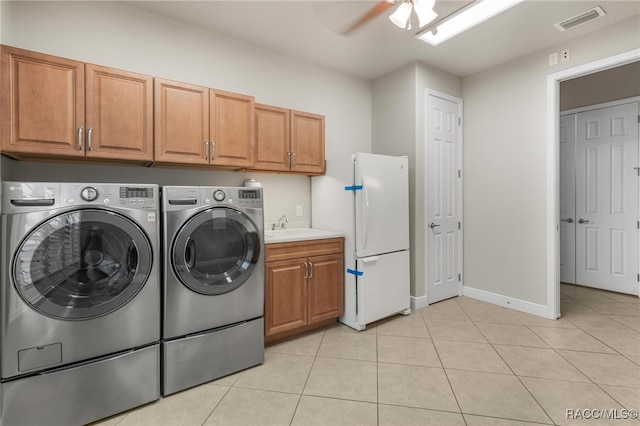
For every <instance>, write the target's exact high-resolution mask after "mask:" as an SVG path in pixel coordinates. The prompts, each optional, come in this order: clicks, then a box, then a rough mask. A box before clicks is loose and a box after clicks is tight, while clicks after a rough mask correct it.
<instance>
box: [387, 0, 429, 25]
mask: <svg viewBox="0 0 640 426" xmlns="http://www.w3.org/2000/svg"><path fill="white" fill-rule="evenodd" d="M435 4H436V0H403V1H402V3H400V6H398V8H397V9H396V11H395V12H393V13H392V14H391V16H389V19H390V20H391V22H393V23H394V24H395V25H396V26H398V27H399V28H404V29H407V30H410V29H411V22H410V21H409V18H410V17H411V11H412V10H414V11H415V12H416V15H418V25H419V26H420V27H421V28H422V27H424V26H425V25H427V24H428V23H429V22H431V21H433V20H434V19H436V17H437V16H438V14H437V13H435V12H434V11H433V6H434V5H435Z"/></svg>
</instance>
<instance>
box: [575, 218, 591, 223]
mask: <svg viewBox="0 0 640 426" xmlns="http://www.w3.org/2000/svg"><path fill="white" fill-rule="evenodd" d="M578 223H589V221H588V220H586V219H582V218H580V219H578Z"/></svg>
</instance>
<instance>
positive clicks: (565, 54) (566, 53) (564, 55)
mask: <svg viewBox="0 0 640 426" xmlns="http://www.w3.org/2000/svg"><path fill="white" fill-rule="evenodd" d="M570 59H571V49H569V48H566V49H562V50H561V51H560V60H561V61H562V62H564V61H568V60H570Z"/></svg>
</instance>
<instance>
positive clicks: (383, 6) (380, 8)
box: [343, 0, 394, 35]
mask: <svg viewBox="0 0 640 426" xmlns="http://www.w3.org/2000/svg"><path fill="white" fill-rule="evenodd" d="M393 3H394V2H393V1H389V0H383V1H380V2H378V4H376V5H375V6H373V7H372V8H371V9H369V11H368V12H367V13H365V14H364V15H362V16H361V17H360V19H358V20H357V21H356V22H354V23H353V25H351V27H349V28H348V29H347V30H346V31H345V32H344V33H343V34H344V35H347V34H349V33H350V32H352V31H354V30H355V29H357V28H359V27H361V26H362V25H364V24H366V23H367V22H369V21H370V20H372V19H373V18H375V17H376V16H378V15H380V14H381V13H382V12H384V11H385V10H387V9H389V8H390V7H391V6H393Z"/></svg>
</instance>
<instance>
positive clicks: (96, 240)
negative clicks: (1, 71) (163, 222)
mask: <svg viewBox="0 0 640 426" xmlns="http://www.w3.org/2000/svg"><path fill="white" fill-rule="evenodd" d="M1 211H2V219H1V226H2V228H1V232H2V249H1V251H2V256H1V260H0V267H1V268H0V269H1V270H2V273H1V275H0V277H1V281H0V291H1V293H0V297H1V298H2V301H1V303H0V333H1V334H0V346H1V348H2V349H1V357H2V359H1V365H2V377H1V387H0V392H1V401H2V406H1V407H0V417H1V421H0V423H1V424H11V425H13V424H29V425H36V424H47V425H50V424H53V423H55V424H85V423H88V422H92V421H95V420H98V419H101V418H104V417H107V416H110V415H113V414H116V413H118V412H121V411H124V410H128V409H130V408H133V407H136V406H138V405H141V404H145V403H147V402H150V401H153V400H156V399H158V398H159V397H160V350H159V348H160V346H159V340H160V282H159V266H158V265H157V262H156V261H155V260H156V257H157V254H158V251H159V250H158V248H159V223H158V214H159V187H158V186H157V185H146V184H145V185H129V184H104V183H95V184H92V183H46V182H35V183H34V182H32V183H26V182H4V183H3V184H2V205H1Z"/></svg>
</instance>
